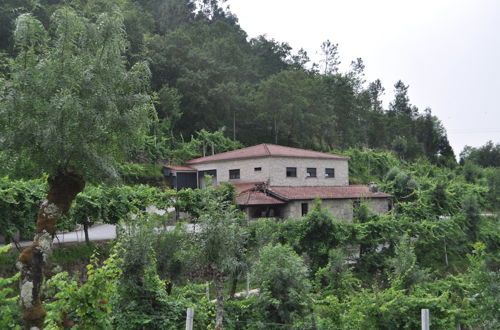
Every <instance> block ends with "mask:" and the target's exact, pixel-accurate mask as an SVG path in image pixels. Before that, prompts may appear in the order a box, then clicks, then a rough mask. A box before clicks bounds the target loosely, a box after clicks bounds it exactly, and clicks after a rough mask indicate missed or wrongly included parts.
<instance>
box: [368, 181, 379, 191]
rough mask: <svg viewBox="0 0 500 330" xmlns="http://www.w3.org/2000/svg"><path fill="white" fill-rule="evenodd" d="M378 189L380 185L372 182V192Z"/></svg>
mask: <svg viewBox="0 0 500 330" xmlns="http://www.w3.org/2000/svg"><path fill="white" fill-rule="evenodd" d="M377 191H378V185H377V183H375V182H370V192H373V193H375V192H377Z"/></svg>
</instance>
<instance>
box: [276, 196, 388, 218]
mask: <svg viewBox="0 0 500 330" xmlns="http://www.w3.org/2000/svg"><path fill="white" fill-rule="evenodd" d="M366 202H367V204H368V207H369V208H370V210H371V211H372V212H374V213H378V214H383V213H386V212H387V211H388V210H389V199H387V198H372V199H368V200H366ZM302 203H307V204H308V208H309V211H311V210H312V208H313V203H314V201H312V200H295V201H291V202H290V203H288V204H286V205H285V206H284V209H283V217H284V218H299V217H301V216H302ZM352 205H353V200H352V199H327V200H323V201H322V202H321V207H323V208H326V209H327V210H328V211H329V212H330V213H331V214H332V216H333V218H334V219H335V220H345V221H351V220H352V218H353V208H352Z"/></svg>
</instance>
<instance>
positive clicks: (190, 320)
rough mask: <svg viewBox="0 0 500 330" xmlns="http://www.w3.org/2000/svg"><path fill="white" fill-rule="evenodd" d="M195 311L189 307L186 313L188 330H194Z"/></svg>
mask: <svg viewBox="0 0 500 330" xmlns="http://www.w3.org/2000/svg"><path fill="white" fill-rule="evenodd" d="M193 319H194V309H193V308H192V307H189V308H188V309H187V312H186V330H193Z"/></svg>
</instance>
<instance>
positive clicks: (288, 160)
mask: <svg viewBox="0 0 500 330" xmlns="http://www.w3.org/2000/svg"><path fill="white" fill-rule="evenodd" d="M191 167H193V168H196V169H197V170H199V171H200V170H201V171H203V170H213V169H215V170H217V182H256V181H262V182H266V181H267V180H269V181H270V184H271V186H344V185H348V184H349V173H348V161H347V160H346V159H313V158H293V157H263V158H252V159H240V160H230V161H221V162H212V163H207V164H194V165H191ZM256 167H261V168H262V170H261V171H260V172H256V171H255V170H254V169H255V168H256ZM287 167H296V168H297V177H293V178H287V176H286V168H287ZM308 167H313V168H316V173H317V177H307V172H306V169H307V168H308ZM325 168H334V169H335V177H334V178H326V177H325ZM232 169H239V170H240V179H238V180H230V179H229V170H232Z"/></svg>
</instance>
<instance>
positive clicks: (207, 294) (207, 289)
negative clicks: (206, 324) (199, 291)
mask: <svg viewBox="0 0 500 330" xmlns="http://www.w3.org/2000/svg"><path fill="white" fill-rule="evenodd" d="M205 293H206V296H207V300H210V285H209V283H208V282H207V284H206V286H205Z"/></svg>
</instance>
